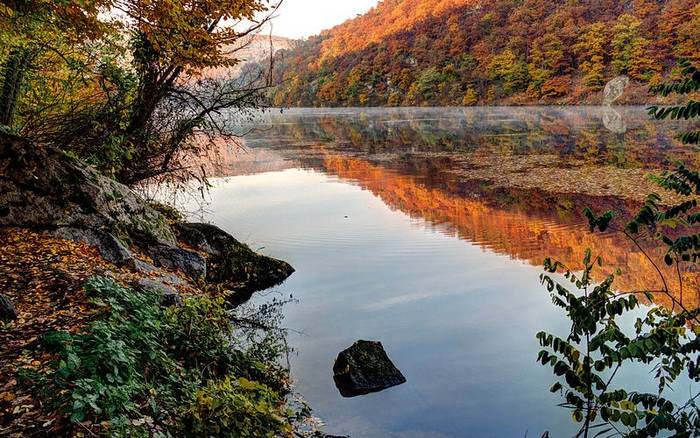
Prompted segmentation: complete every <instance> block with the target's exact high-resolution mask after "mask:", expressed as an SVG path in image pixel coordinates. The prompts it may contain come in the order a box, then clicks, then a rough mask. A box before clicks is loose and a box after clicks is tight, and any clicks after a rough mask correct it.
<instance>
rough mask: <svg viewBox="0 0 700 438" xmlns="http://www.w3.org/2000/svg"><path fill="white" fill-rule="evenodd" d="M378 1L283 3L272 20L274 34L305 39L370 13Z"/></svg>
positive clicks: (286, 0) (297, 0)
mask: <svg viewBox="0 0 700 438" xmlns="http://www.w3.org/2000/svg"><path fill="white" fill-rule="evenodd" d="M377 3H378V0H284V1H283V2H282V6H280V8H279V11H277V17H276V18H275V19H274V20H273V23H272V26H273V30H272V33H273V35H278V36H283V37H287V38H306V37H309V36H311V35H316V34H319V33H320V32H321V31H322V30H324V29H330V28H331V27H333V26H335V25H336V24H340V23H342V22H343V21H345V20H347V19H349V18H354V17H355V16H357V14H362V13H364V12H367V11H368V10H369V9H370V8H372V7H373V6H375V5H376V4H377Z"/></svg>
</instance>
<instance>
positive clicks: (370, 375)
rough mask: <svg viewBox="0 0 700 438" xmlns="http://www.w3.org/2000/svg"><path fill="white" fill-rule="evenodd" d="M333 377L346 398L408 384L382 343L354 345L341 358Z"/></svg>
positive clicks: (364, 342) (366, 342) (343, 352)
mask: <svg viewBox="0 0 700 438" xmlns="http://www.w3.org/2000/svg"><path fill="white" fill-rule="evenodd" d="M333 374H334V375H333V380H335V385H336V386H337V387H338V390H339V391H340V394H341V395H342V396H343V397H356V396H358V395H365V394H369V393H372V392H379V391H383V390H385V389H387V388H391V387H392V386H397V385H401V384H402V383H406V378H405V377H404V376H403V374H401V371H399V370H398V369H397V368H396V366H394V364H393V363H392V362H391V360H390V359H389V356H387V354H386V351H384V347H383V346H382V343H381V342H372V341H357V342H355V344H354V345H353V346H352V347H350V348H348V349H347V350H345V351H342V352H341V353H340V354H339V355H338V358H337V359H336V360H335V365H333Z"/></svg>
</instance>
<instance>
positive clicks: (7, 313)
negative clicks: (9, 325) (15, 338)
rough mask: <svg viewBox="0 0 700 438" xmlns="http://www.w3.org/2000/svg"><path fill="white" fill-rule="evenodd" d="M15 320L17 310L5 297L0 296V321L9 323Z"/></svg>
mask: <svg viewBox="0 0 700 438" xmlns="http://www.w3.org/2000/svg"><path fill="white" fill-rule="evenodd" d="M15 319H17V309H15V306H14V304H12V301H10V299H9V298H7V297H6V296H5V295H3V294H0V321H4V322H9V321H14V320H15Z"/></svg>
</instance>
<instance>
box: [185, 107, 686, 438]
mask: <svg viewBox="0 0 700 438" xmlns="http://www.w3.org/2000/svg"><path fill="white" fill-rule="evenodd" d="M683 127H685V126H684V125H683V124H679V123H672V122H655V121H651V120H649V118H648V117H647V116H646V114H645V111H644V109H643V108H615V109H610V108H608V109H602V108H567V107H561V108H470V109H457V108H435V109H337V110H336V109H309V110H289V111H285V112H283V113H279V112H272V113H268V114H265V115H263V116H261V117H260V118H259V120H258V121H257V122H256V123H255V124H253V125H244V126H242V127H241V128H242V129H245V130H248V128H255V129H253V130H252V131H251V132H249V133H248V134H247V135H246V136H245V149H240V148H237V147H234V146H231V147H228V148H224V149H223V150H222V151H220V153H219V154H217V156H216V163H215V165H212V168H211V169H210V174H212V175H213V176H214V178H213V188H212V189H211V190H210V192H209V193H208V195H207V201H208V202H207V204H206V205H205V209H204V212H203V213H202V212H195V210H196V207H197V206H198V204H197V203H188V204H187V206H188V208H189V210H191V211H192V212H193V213H192V215H193V216H203V217H204V219H205V220H207V221H212V222H214V223H216V224H217V225H219V226H221V227H222V228H224V229H225V230H227V231H229V232H231V233H232V234H234V235H235V236H237V237H238V238H239V239H240V240H242V241H244V242H246V243H248V244H249V245H250V246H251V247H252V248H253V249H255V250H258V251H260V252H262V253H263V254H266V255H270V256H273V257H277V258H280V259H283V260H286V261H288V262H289V263H290V264H291V265H292V266H294V267H295V268H296V270H297V272H296V273H295V274H294V275H293V276H292V277H291V278H290V279H289V280H288V281H287V282H286V283H284V284H283V285H281V286H279V287H277V288H275V289H274V290H272V291H267V292H264V293H261V294H258V295H257V296H256V298H255V300H258V301H260V300H265V299H268V298H269V296H270V295H271V294H272V295H275V296H277V295H281V296H289V295H293V296H294V298H295V299H296V302H294V303H290V304H288V305H287V306H286V308H285V311H284V313H285V320H284V325H285V327H287V328H289V329H290V333H289V339H288V340H289V343H290V346H292V347H293V348H294V353H293V354H292V355H291V357H290V360H291V371H292V376H293V378H294V384H295V387H296V390H297V391H298V392H299V393H300V394H302V395H303V397H304V398H305V399H306V400H307V401H308V403H309V404H310V405H311V407H312V408H313V409H314V413H315V415H317V416H318V417H320V418H321V419H322V420H323V421H324V422H325V423H326V432H328V433H332V434H336V435H346V434H347V435H349V436H352V437H436V438H437V437H471V436H473V437H511V436H512V437H524V436H529V437H540V436H541V435H542V434H543V432H545V431H549V432H550V434H551V436H552V437H559V436H570V435H571V433H572V432H573V431H574V425H573V424H572V421H571V419H570V416H569V413H568V412H567V411H565V410H563V409H562V408H559V407H557V403H559V402H561V399H560V398H559V396H558V395H555V394H550V393H549V391H548V388H549V386H550V385H551V384H552V383H553V382H554V379H553V377H552V375H551V371H550V370H549V369H545V368H543V367H542V366H539V365H538V364H537V363H536V362H535V360H536V357H537V353H538V351H539V347H538V344H537V341H536V339H535V334H536V333H537V332H538V331H540V330H547V331H550V332H554V333H558V334H561V335H565V334H566V333H567V330H566V321H565V320H564V318H563V315H561V314H560V313H559V312H558V311H557V310H556V309H555V308H554V307H553V305H552V304H551V301H550V297H549V295H548V294H547V292H546V291H545V290H544V288H543V287H542V286H541V285H540V283H539V274H540V273H541V264H542V261H543V260H544V258H545V257H547V256H551V257H552V258H554V259H558V260H561V261H562V262H565V263H567V264H569V265H572V266H577V265H576V264H577V263H580V262H579V261H580V260H581V259H582V257H583V252H584V250H585V249H586V248H591V249H592V250H593V253H594V254H602V255H603V257H604V261H605V263H606V266H605V269H604V270H603V271H602V272H600V273H598V274H597V275H598V278H603V275H604V274H605V273H606V272H611V271H612V270H614V268H618V267H619V268H621V269H622V270H623V271H624V272H625V274H624V275H623V276H622V277H621V278H620V280H619V283H618V287H619V288H620V289H621V290H639V289H643V288H645V287H646V288H652V287H654V285H655V284H657V283H658V282H659V280H658V279H657V278H656V277H655V276H654V273H653V270H652V266H651V265H650V264H649V263H648V262H646V261H645V260H644V258H643V256H642V254H641V253H640V251H638V250H637V249H636V248H635V247H634V246H633V245H632V244H631V242H628V241H626V240H625V239H623V238H621V237H620V236H619V235H616V234H605V235H600V234H591V233H588V231H587V226H586V223H585V219H584V218H582V217H581V210H582V209H583V208H584V207H586V206H591V207H593V208H594V209H596V210H598V211H602V210H607V209H615V210H617V211H619V212H621V214H623V215H626V214H629V213H630V212H632V211H633V210H634V208H635V207H636V206H637V205H639V202H640V201H641V200H643V197H644V195H645V194H646V193H648V192H650V191H651V190H656V188H655V186H654V185H653V184H652V183H650V182H649V181H648V180H647V179H646V178H645V175H646V174H647V173H648V172H650V171H651V172H658V171H660V170H663V169H666V168H669V167H670V166H671V165H672V163H673V160H674V159H683V160H685V161H687V162H690V163H693V164H697V163H695V161H697V157H696V155H697V154H695V153H694V152H693V151H689V150H687V149H686V148H683V147H681V146H680V145H679V144H678V143H676V141H675V140H673V136H674V133H675V132H677V131H678V130H679V129H681V128H683ZM648 250H649V251H650V252H651V253H652V254H654V255H655V256H660V254H662V253H661V252H660V249H659V248H654V247H649V248H648ZM684 280H685V281H687V283H688V286H686V293H685V296H684V300H685V301H687V302H688V303H689V304H695V305H697V302H698V295H699V294H698V282H697V274H696V273H694V272H684ZM662 304H664V303H663V302H662ZM358 339H367V340H380V341H381V342H382V343H383V344H384V347H385V349H386V350H387V352H388V354H389V356H390V358H391V359H392V360H393V362H394V363H395V364H396V366H397V367H398V368H399V369H400V370H401V371H402V372H403V374H404V375H405V376H406V379H407V383H405V384H403V385H401V386H398V387H394V388H391V389H389V390H386V391H383V392H380V393H375V394H370V395H366V396H362V397H356V398H343V397H342V396H341V395H340V393H339V392H338V390H337V389H336V387H335V385H334V382H333V379H332V375H333V372H332V366H333V362H334V359H335V357H336V356H337V354H338V352H340V351H341V350H343V349H345V348H347V347H349V346H350V345H352V344H353V343H354V342H355V341H356V340H358ZM621 378H622V379H623V382H628V383H630V382H633V384H634V385H635V386H636V387H639V386H640V385H639V383H638V382H639V381H640V380H642V381H645V380H648V377H646V374H644V372H643V371H641V370H640V371H639V372H637V371H632V372H630V373H628V374H627V375H623V376H622V377H621ZM647 389H651V387H649V388H647ZM681 389H683V391H680V392H683V393H685V388H681Z"/></svg>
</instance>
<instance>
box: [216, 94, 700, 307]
mask: <svg viewBox="0 0 700 438" xmlns="http://www.w3.org/2000/svg"><path fill="white" fill-rule="evenodd" d="M267 123H269V125H266V129H265V130H261V131H255V132H253V133H252V134H251V135H250V136H249V137H248V139H247V146H248V150H247V152H246V156H245V157H244V159H241V155H240V154H233V155H232V156H229V157H227V159H226V160H224V162H226V163H228V168H227V169H226V170H225V171H223V172H224V174H227V175H231V174H237V173H238V170H240V169H244V168H245V169H246V172H248V173H249V172H251V171H252V170H251V169H252V168H251V165H253V164H252V163H258V165H261V166H264V169H265V170H271V169H273V168H278V169H282V168H289V167H292V166H300V167H303V168H311V169H315V170H319V171H322V172H324V173H326V174H330V175H334V176H337V177H339V178H341V179H343V180H347V181H352V182H353V183H355V184H357V185H359V186H360V187H362V188H363V189H365V190H368V191H370V192H372V193H373V194H374V195H375V196H377V197H379V198H380V199H381V200H382V201H383V202H384V203H385V204H386V205H388V206H390V207H391V208H393V209H397V210H400V211H402V212H404V213H406V214H408V215H409V216H411V217H413V218H421V219H423V220H425V221H426V222H427V223H429V224H431V226H432V227H434V228H435V229H437V230H439V231H440V232H442V233H445V234H447V235H452V236H456V237H459V238H460V239H463V240H468V241H470V242H473V243H475V244H478V245H479V246H481V247H482V248H484V249H488V250H490V251H493V252H496V253H498V254H505V255H508V256H509V257H512V258H514V259H517V260H523V261H526V262H528V263H530V264H532V265H534V266H540V265H541V263H542V261H543V259H544V258H545V257H552V258H555V259H557V260H559V261H561V262H563V263H565V264H566V265H568V266H578V265H579V261H580V258H581V255H582V254H583V252H584V251H585V250H586V249H587V248H590V249H591V250H592V251H593V253H594V254H601V255H603V256H604V260H605V263H606V265H607V266H608V268H609V269H607V270H602V271H600V272H598V278H600V279H602V278H604V276H605V275H607V274H609V273H611V271H612V270H614V269H616V268H620V269H622V271H623V273H624V275H623V276H621V277H620V278H619V280H618V283H617V284H618V287H619V288H620V289H621V290H624V291H641V290H646V289H650V290H656V289H661V287H660V286H661V284H662V280H661V278H660V277H659V276H658V275H657V273H656V270H655V268H654V266H653V265H652V264H651V263H650V262H649V261H648V260H647V259H646V257H645V254H644V253H643V252H642V251H640V249H639V248H637V247H636V246H635V245H634V243H632V242H631V241H629V240H628V239H626V238H624V237H622V236H621V235H619V234H607V235H600V234H592V233H589V232H588V230H587V226H586V224H585V220H584V218H583V217H582V216H581V214H580V212H581V210H582V209H583V208H584V207H586V206H588V207H592V208H593V209H594V210H596V211H605V210H609V209H612V210H615V211H617V212H619V214H620V215H621V216H623V217H624V216H629V215H630V214H632V213H633V212H635V211H636V209H637V208H638V206H639V201H640V200H642V199H643V198H644V196H646V194H648V193H651V192H652V191H656V192H658V191H659V190H660V189H659V188H658V187H657V186H655V185H654V184H653V183H651V182H650V181H649V180H648V178H646V174H647V173H648V172H650V171H652V172H653V171H659V170H660V169H665V168H668V167H669V166H670V165H671V162H672V161H674V160H676V159H683V160H686V162H687V161H690V162H692V161H693V159H695V157H696V155H697V154H695V153H694V151H692V150H689V149H688V148H686V147H683V146H682V145H680V144H679V143H678V142H677V141H675V140H674V135H675V133H676V132H678V130H680V129H684V128H686V129H687V128H688V125H687V124H682V123H659V122H657V121H653V120H650V119H649V118H648V117H647V115H646V112H645V110H644V109H643V108H615V109H613V108H609V107H606V108H471V109H396V110H387V109H368V110H362V111H357V110H345V109H343V110H296V111H293V112H290V113H288V114H284V115H274V116H271V118H270V119H269V120H268V121H267ZM611 131H616V133H613V132H611ZM592 163H593V164H592ZM271 164H272V167H270V166H271ZM275 165H276V167H275ZM236 166H240V167H239V168H238V170H237V168H236ZM253 167H254V165H253ZM220 172H221V171H220ZM665 195H666V196H667V197H668V198H672V196H671V195H670V194H668V193H666V194H665ZM644 250H645V251H646V252H647V253H648V254H649V255H650V256H651V257H653V258H655V259H656V260H660V259H662V258H663V250H662V248H660V247H658V246H654V245H653V244H647V245H646V246H645V247H644ZM664 275H665V276H666V281H667V282H668V283H669V284H670V286H671V288H672V289H673V290H680V287H679V284H680V282H681V279H682V283H683V286H684V288H685V293H684V296H683V299H684V302H685V303H686V304H688V305H695V304H697V303H698V302H699V300H700V290H699V289H698V287H699V286H698V284H699V279H698V273H697V272H695V269H694V268H693V267H692V266H686V267H685V268H684V269H683V270H682V272H681V275H680V276H679V275H677V273H676V272H674V271H672V270H668V271H664ZM678 296H679V297H680V292H679V293H678ZM659 301H660V302H662V303H665V304H668V303H670V302H671V300H670V298H669V297H664V296H660V297H659Z"/></svg>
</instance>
